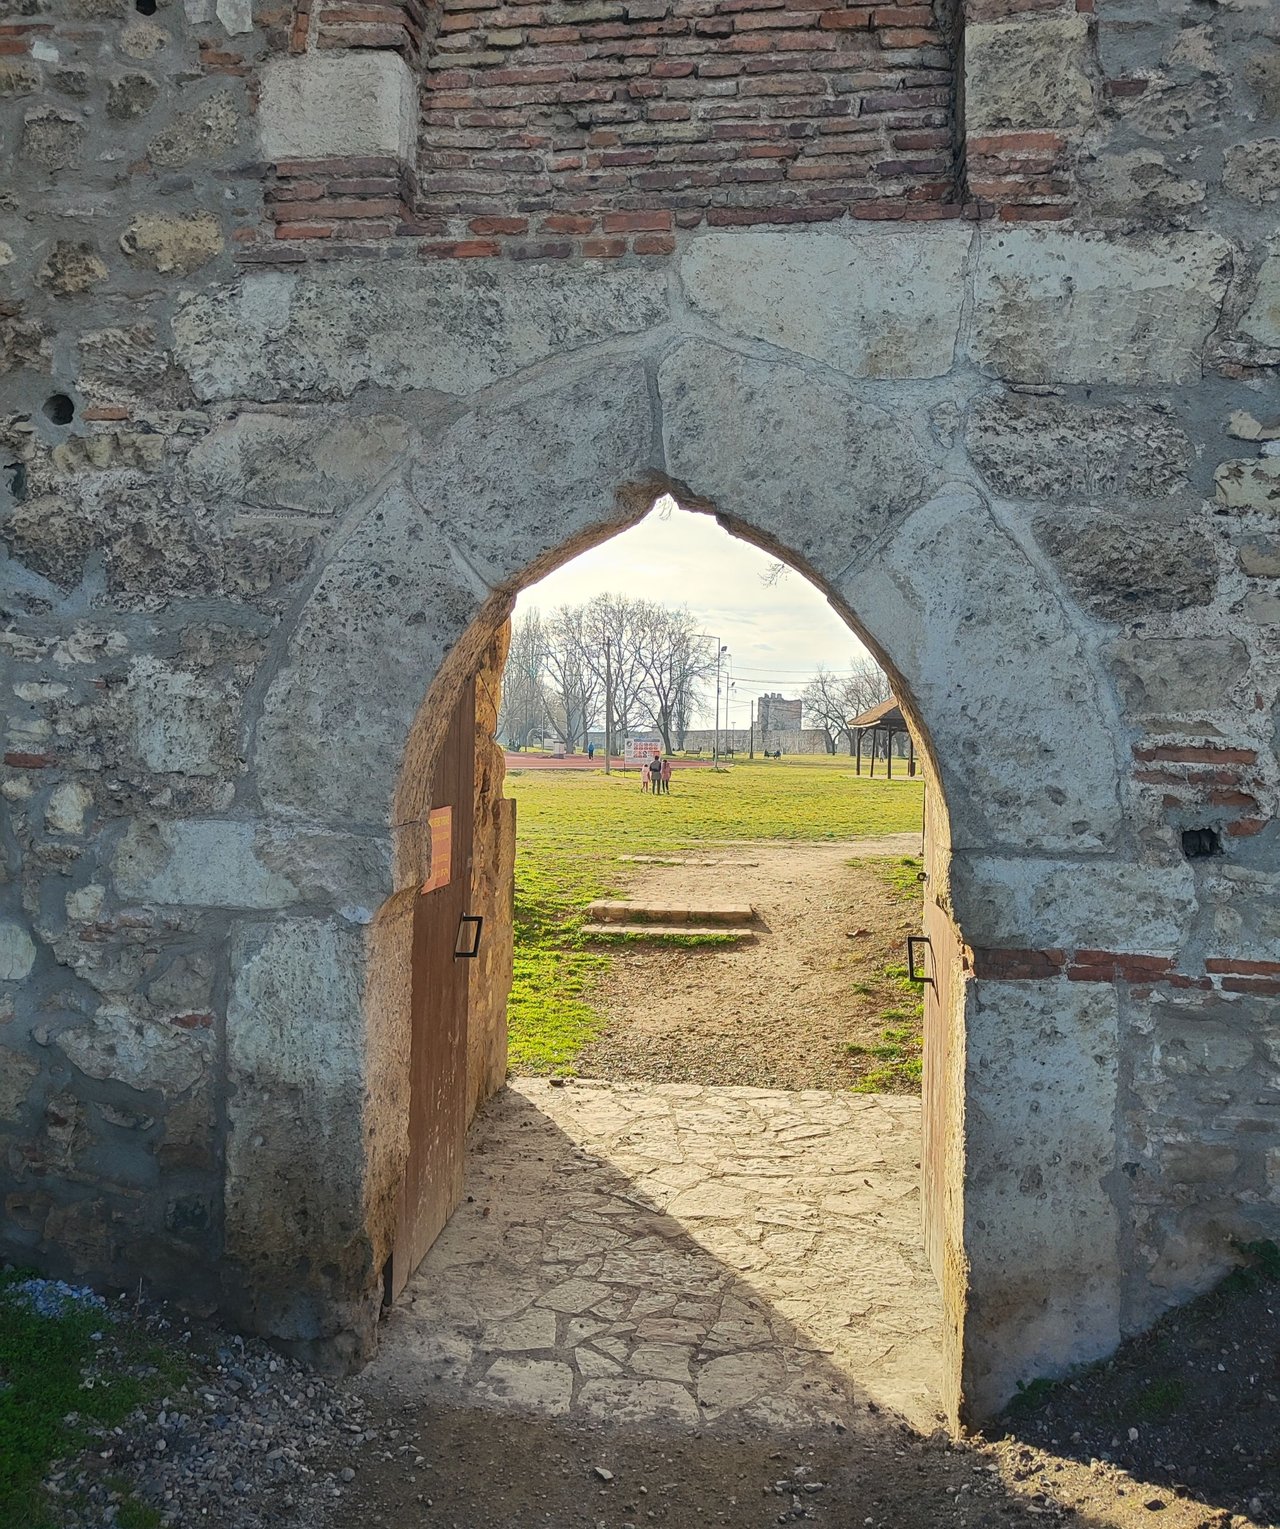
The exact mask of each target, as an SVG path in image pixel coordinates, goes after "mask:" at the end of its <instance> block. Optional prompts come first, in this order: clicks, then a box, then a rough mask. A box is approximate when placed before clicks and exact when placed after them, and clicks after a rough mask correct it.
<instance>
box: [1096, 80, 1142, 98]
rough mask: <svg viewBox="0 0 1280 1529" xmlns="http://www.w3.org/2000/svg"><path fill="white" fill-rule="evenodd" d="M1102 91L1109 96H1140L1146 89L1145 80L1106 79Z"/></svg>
mask: <svg viewBox="0 0 1280 1529" xmlns="http://www.w3.org/2000/svg"><path fill="white" fill-rule="evenodd" d="M1102 88H1103V91H1104V92H1105V93H1106V94H1107V95H1109V96H1141V95H1145V94H1146V91H1147V81H1146V80H1107V81H1105V82H1104V84H1103V87H1102Z"/></svg>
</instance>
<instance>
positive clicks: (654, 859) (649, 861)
mask: <svg viewBox="0 0 1280 1529" xmlns="http://www.w3.org/2000/svg"><path fill="white" fill-rule="evenodd" d="M618 859H619V860H629V861H631V862H632V863H633V864H635V865H697V866H704V865H735V866H741V867H743V869H744V870H745V869H748V868H752V869H754V868H755V867H756V866H758V865H759V864H760V862H759V861H758V860H690V859H687V858H682V857H681V856H679V855H619V856H618Z"/></svg>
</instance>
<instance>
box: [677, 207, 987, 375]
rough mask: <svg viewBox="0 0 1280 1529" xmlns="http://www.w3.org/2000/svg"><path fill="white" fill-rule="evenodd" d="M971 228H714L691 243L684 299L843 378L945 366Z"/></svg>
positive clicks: (930, 371)
mask: <svg viewBox="0 0 1280 1529" xmlns="http://www.w3.org/2000/svg"><path fill="white" fill-rule="evenodd" d="M973 239H974V234H973V230H972V229H971V228H970V227H969V226H967V225H961V224H958V223H940V224H935V225H933V226H931V227H928V228H908V227H904V226H902V225H899V224H895V225H894V227H893V228H891V229H881V228H858V227H853V228H848V229H843V228H842V229H840V230H838V231H837V230H827V229H818V230H794V229H787V230H779V229H745V228H733V229H721V230H716V231H713V232H711V233H707V234H703V235H701V236H700V237H698V238H697V239H695V240H694V241H693V243H692V244H691V245H690V247H689V249H688V251H687V252H686V254H685V255H684V258H683V260H682V261H681V266H680V275H681V280H682V282H683V284H684V290H685V295H686V296H687V298H688V299H689V302H690V303H692V305H693V306H694V308H696V309H697V310H698V311H699V312H700V313H705V314H706V315H707V316H708V317H709V318H711V319H713V320H714V321H715V322H716V323H717V324H719V325H720V326H721V327H722V328H724V329H726V330H728V331H730V332H731V333H734V334H740V335H745V336H747V337H749V338H751V339H756V340H765V341H767V342H768V343H769V344H771V345H778V346H781V347H782V348H783V349H784V350H790V351H795V352H796V353H797V354H798V355H802V356H810V357H812V358H813V360H815V361H823V362H825V363H826V364H827V365H829V366H833V367H835V368H836V369H837V370H838V371H842V372H845V373H846V374H847V375H849V376H851V377H940V376H942V375H943V374H944V373H946V372H948V371H950V369H951V363H952V360H953V358H954V352H955V344H956V336H957V334H958V332H959V328H960V312H961V308H962V306H963V303H964V266H965V260H966V258H967V256H968V253H969V249H970V246H971V245H972V243H973Z"/></svg>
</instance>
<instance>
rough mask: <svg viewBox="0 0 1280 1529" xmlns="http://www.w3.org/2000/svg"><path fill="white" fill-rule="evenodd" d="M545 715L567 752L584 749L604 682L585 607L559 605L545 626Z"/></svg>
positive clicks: (597, 715)
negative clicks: (596, 660)
mask: <svg viewBox="0 0 1280 1529" xmlns="http://www.w3.org/2000/svg"><path fill="white" fill-rule="evenodd" d="M546 630H547V650H546V652H547V659H546V664H547V678H548V687H547V688H548V695H547V715H548V717H549V719H550V721H551V727H552V730H553V731H554V732H555V734H556V736H557V737H558V738H559V739H560V741H561V742H562V743H563V744H564V746H565V747H566V748H567V749H576V748H577V747H578V746H579V745H580V744H582V745H585V744H586V741H587V733H588V732H589V731H590V729H591V727H592V726H593V725H594V724H595V722H596V720H597V718H598V717H599V714H600V702H601V699H602V698H603V694H604V682H603V680H602V678H601V676H600V673H599V671H598V669H597V666H596V663H595V653H594V651H593V647H592V641H591V638H592V633H591V626H590V622H589V621H588V619H587V607H586V606H585V605H562V606H561V607H560V608H559V609H558V610H557V611H556V612H555V614H554V615H553V616H552V617H551V620H550V621H549V622H548V623H547V629H546Z"/></svg>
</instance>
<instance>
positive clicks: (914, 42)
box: [877, 27, 942, 49]
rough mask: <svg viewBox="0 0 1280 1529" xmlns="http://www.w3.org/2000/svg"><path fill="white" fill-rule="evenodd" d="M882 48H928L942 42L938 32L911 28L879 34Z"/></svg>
mask: <svg viewBox="0 0 1280 1529" xmlns="http://www.w3.org/2000/svg"><path fill="white" fill-rule="evenodd" d="M877 36H878V37H879V39H880V46H881V47H882V48H890V49H891V48H927V47H930V46H931V45H935V44H937V43H939V42H941V40H942V39H941V38H940V37H939V36H938V34H937V32H934V31H928V32H922V31H918V30H917V29H915V28H911V27H902V28H895V29H894V30H893V31H889V32H879V33H877Z"/></svg>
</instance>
